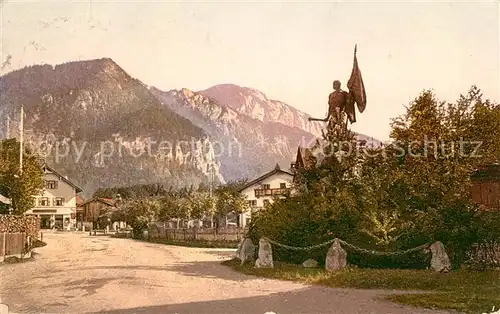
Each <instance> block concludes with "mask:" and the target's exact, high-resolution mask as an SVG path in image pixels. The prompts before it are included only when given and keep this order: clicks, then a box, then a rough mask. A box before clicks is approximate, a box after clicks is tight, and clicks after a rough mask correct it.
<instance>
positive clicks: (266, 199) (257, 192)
mask: <svg viewBox="0 0 500 314" xmlns="http://www.w3.org/2000/svg"><path fill="white" fill-rule="evenodd" d="M292 181H293V174H292V173H290V172H287V171H284V170H281V169H280V167H279V165H278V164H276V167H275V168H274V169H273V170H272V171H270V172H268V173H266V174H264V175H262V176H260V177H258V178H257V179H255V180H252V181H250V182H249V183H247V184H246V185H245V186H244V187H243V188H242V189H240V193H241V194H243V195H245V196H246V199H247V201H248V205H249V207H250V210H249V211H248V212H246V213H243V214H241V215H240V217H239V220H240V226H241V227H244V226H245V225H246V224H247V222H249V221H250V219H251V217H252V213H255V212H257V211H258V210H259V209H261V208H263V207H264V206H265V205H266V203H271V202H273V199H274V198H276V197H279V198H283V197H284V196H285V195H287V194H289V193H291V192H292V189H291V188H292Z"/></svg>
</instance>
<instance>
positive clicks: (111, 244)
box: [0, 233, 438, 314]
mask: <svg viewBox="0 0 500 314" xmlns="http://www.w3.org/2000/svg"><path fill="white" fill-rule="evenodd" d="M44 241H45V242H47V246H45V247H43V248H37V249H36V252H37V253H38V254H37V255H36V257H35V260H34V261H30V262H26V263H20V264H11V265H1V266H0V280H1V284H0V296H1V300H2V303H4V304H7V305H8V306H9V307H10V311H12V312H14V313H96V312H101V313H162V314H168V313H172V314H174V313H178V314H187V313H193V314H194V313H196V314H203V313H207V314H224V313H231V314H237V313H251V314H254V313H255V314H264V313H265V312H267V311H273V312H275V313H277V314H285V313H293V314H295V313H339V314H340V313H342V314H343V313H364V314H365V313H384V314H387V313H408V314H410V313H411V314H416V313H438V312H433V311H427V310H417V309H412V308H406V307H402V306H400V305H396V304H393V303H389V302H386V301H378V300H377V299H376V296H377V295H378V294H382V292H376V291H365V290H349V289H329V288H324V287H319V286H314V287H310V286H305V285H301V284H295V283H291V282H283V281H276V280H268V279H258V278H255V277H250V276H245V275H241V274H239V273H236V272H234V271H232V270H230V269H229V268H227V267H225V266H222V265H220V261H221V260H223V259H226V258H228V257H229V256H230V255H231V254H234V250H225V249H198V248H184V247H175V246H167V245H160V244H151V243H145V242H138V241H133V240H127V239H113V238H109V237H104V236H97V237H96V236H93V237H91V236H89V235H87V234H76V233H46V234H44Z"/></svg>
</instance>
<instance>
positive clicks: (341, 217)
mask: <svg viewBox="0 0 500 314" xmlns="http://www.w3.org/2000/svg"><path fill="white" fill-rule="evenodd" d="M499 110H500V108H499V106H498V105H497V104H492V103H491V102H489V101H488V100H486V101H484V100H482V99H481V93H480V91H479V90H478V89H477V88H475V87H473V88H471V90H469V93H468V94H467V95H466V96H460V98H459V100H458V101H457V102H456V103H446V102H441V101H438V100H437V99H436V97H435V95H434V94H433V93H432V92H431V91H423V92H422V93H421V94H420V95H419V96H418V97H416V98H415V100H414V101H412V102H411V103H410V104H409V106H408V107H407V110H406V112H405V114H403V115H401V116H399V117H397V118H395V119H394V120H393V123H392V125H391V128H392V130H391V139H392V142H391V143H390V144H388V145H385V146H384V147H381V148H378V149H367V148H366V147H364V145H363V143H360V142H358V141H356V140H355V139H354V135H353V133H352V132H351V131H350V130H349V129H348V128H345V127H344V126H342V127H338V126H333V125H330V126H328V128H327V130H326V132H325V134H324V138H323V140H322V141H318V143H317V144H316V146H315V147H313V151H315V152H316V153H318V152H324V154H316V156H315V157H312V158H311V160H310V162H311V163H312V164H316V166H315V167H312V168H308V169H301V170H299V171H297V173H296V179H297V180H296V181H297V182H296V183H295V188H296V190H297V191H299V193H298V195H295V196H291V197H288V198H286V199H283V200H279V201H276V202H274V203H273V204H272V205H271V206H269V208H266V209H264V210H262V211H260V212H259V213H258V215H257V217H256V218H254V219H252V221H251V223H250V235H251V237H252V239H253V240H255V241H258V240H259V238H260V237H262V236H266V237H270V238H272V239H274V240H276V241H278V242H281V243H284V244H289V245H294V246H310V245H315V244H318V243H322V242H324V241H326V240H329V239H331V238H332V237H339V238H342V239H343V240H345V241H347V242H350V243H352V244H357V245H358V246H360V247H364V248H368V249H369V248H373V249H376V250H388V251H393V250H401V249H408V248H413V247H416V246H418V245H421V244H424V243H429V242H432V241H436V240H439V241H442V242H444V243H445V245H446V247H447V250H448V251H449V253H450V255H451V257H452V261H453V262H454V263H455V265H459V264H460V263H461V262H462V261H463V260H464V258H465V253H466V252H467V250H468V249H470V247H471V244H472V243H473V242H476V241H478V240H479V239H478V234H480V232H477V230H476V229H477V227H476V226H477V225H479V223H474V221H482V220H481V219H479V218H478V217H477V216H478V215H480V214H479V212H478V211H477V206H475V205H474V204H473V203H472V202H471V198H470V195H469V186H470V176H471V174H472V173H473V171H474V170H475V168H476V167H477V166H478V165H484V164H488V163H490V162H493V161H495V160H496V161H498V159H499V156H500V150H499V142H498V140H497V138H498V137H499V136H500V115H499V112H500V111H499ZM473 142H481V143H482V145H481V148H480V149H479V150H478V152H476V154H477V155H480V156H476V157H471V154H472V153H473V152H474V149H475V144H474V143H473ZM483 233H485V232H483ZM490 237H491V236H490ZM324 253H326V252H323V253H322V254H324ZM314 254H316V253H314V252H311V255H309V256H308V257H306V256H302V255H300V254H298V253H297V252H288V251H286V250H285V251H284V250H282V249H279V248H277V249H276V257H277V258H278V259H280V258H283V259H285V260H287V261H294V262H300V261H303V260H304V258H310V257H312V256H313V255H314ZM318 254H319V253H318ZM358 255H359V254H358ZM348 256H351V258H352V260H351V261H350V262H353V263H358V265H371V266H379V265H382V264H384V263H385V265H390V266H391V267H394V266H397V265H406V266H409V265H411V266H409V267H417V266H418V267H422V265H417V264H418V263H417V262H415V261H414V259H415V258H412V256H406V257H398V258H396V259H393V260H386V261H382V260H378V259H377V258H374V257H372V256H366V257H363V258H361V257H359V256H358V257H356V254H355V252H350V253H349V254H348ZM413 257H415V256H413ZM364 258H368V259H372V260H376V262H375V263H372V262H369V261H367V260H363V259H364ZM320 259H324V256H322V257H321V258H320ZM398 259H399V260H398Z"/></svg>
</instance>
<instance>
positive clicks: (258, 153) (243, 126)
mask: <svg viewBox="0 0 500 314" xmlns="http://www.w3.org/2000/svg"><path fill="white" fill-rule="evenodd" d="M150 91H151V93H152V94H153V95H155V96H156V97H157V98H158V99H159V100H160V101H161V102H162V103H163V104H164V105H165V106H167V107H168V108H169V109H171V110H173V111H174V112H176V113H178V114H179V115H182V116H183V117H186V118H187V119H189V120H190V121H191V122H193V123H194V124H195V125H196V126H198V127H200V128H201V129H203V130H204V132H206V133H207V134H208V135H209V137H210V141H211V142H212V143H213V144H214V147H217V148H216V149H215V151H216V152H218V156H217V158H218V159H220V161H221V169H220V170H221V173H222V174H223V175H224V177H225V178H227V179H228V180H234V179H239V178H242V177H246V178H249V179H251V178H253V177H255V176H258V175H261V174H262V173H264V172H267V171H269V170H270V169H273V167H274V166H275V165H276V163H277V162H278V163H280V164H281V166H282V167H283V168H285V167H286V168H287V167H288V165H289V164H290V162H291V161H292V160H294V159H295V154H296V152H297V147H298V146H299V145H302V146H304V145H305V144H307V143H310V141H311V140H313V139H314V135H313V134H311V133H309V132H306V131H305V130H303V129H301V128H297V127H291V126H288V125H285V124H283V123H280V122H274V121H262V120H259V119H255V118H254V117H252V116H248V115H246V114H244V113H241V112H238V111H236V110H234V109H233V108H231V107H230V106H225V105H223V104H221V103H220V102H218V101H215V100H213V99H211V98H209V97H207V96H205V95H203V94H201V93H196V92H193V91H191V90H189V89H186V88H184V89H182V90H171V91H166V92H165V91H161V90H159V89H157V88H154V87H152V88H151V89H150ZM311 143H312V142H311Z"/></svg>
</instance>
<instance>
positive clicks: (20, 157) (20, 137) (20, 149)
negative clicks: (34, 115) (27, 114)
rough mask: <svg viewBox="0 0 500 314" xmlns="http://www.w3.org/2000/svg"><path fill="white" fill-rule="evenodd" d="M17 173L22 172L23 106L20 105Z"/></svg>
mask: <svg viewBox="0 0 500 314" xmlns="http://www.w3.org/2000/svg"><path fill="white" fill-rule="evenodd" d="M19 133H20V136H19V174H23V140H24V138H23V137H24V108H23V105H21V119H20V124H19Z"/></svg>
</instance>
